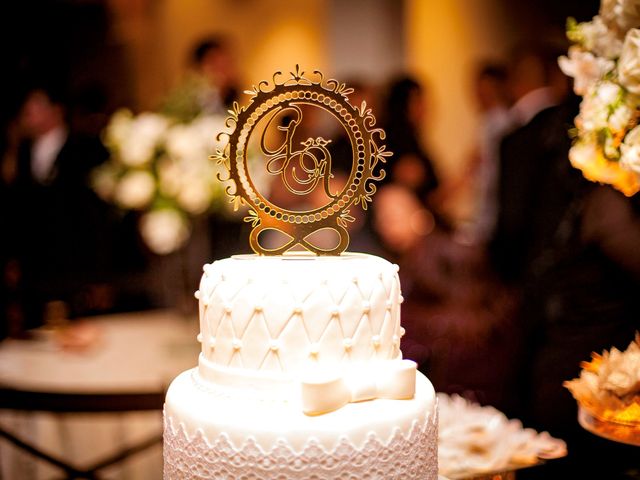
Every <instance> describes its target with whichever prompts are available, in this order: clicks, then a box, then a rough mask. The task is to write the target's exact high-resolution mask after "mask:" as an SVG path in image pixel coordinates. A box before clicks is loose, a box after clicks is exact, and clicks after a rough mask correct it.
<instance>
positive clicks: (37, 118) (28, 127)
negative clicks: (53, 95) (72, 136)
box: [20, 90, 64, 138]
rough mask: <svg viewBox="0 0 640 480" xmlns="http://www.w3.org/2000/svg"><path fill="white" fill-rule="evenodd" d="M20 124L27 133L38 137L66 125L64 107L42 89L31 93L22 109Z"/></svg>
mask: <svg viewBox="0 0 640 480" xmlns="http://www.w3.org/2000/svg"><path fill="white" fill-rule="evenodd" d="M20 124H21V125H22V127H23V128H24V130H25V132H26V133H27V135H29V136H30V137H32V138H37V137H39V136H42V135H44V134H45V133H47V132H48V131H50V130H52V129H53V128H56V127H58V126H60V125H64V116H63V112H62V107H61V106H60V105H58V104H55V103H53V102H51V99H49V97H48V96H47V95H46V94H45V93H44V92H43V91H40V90H36V91H35V92H32V93H30V94H29V96H28V97H27V99H26V100H25V102H24V104H23V105H22V110H21V111H20Z"/></svg>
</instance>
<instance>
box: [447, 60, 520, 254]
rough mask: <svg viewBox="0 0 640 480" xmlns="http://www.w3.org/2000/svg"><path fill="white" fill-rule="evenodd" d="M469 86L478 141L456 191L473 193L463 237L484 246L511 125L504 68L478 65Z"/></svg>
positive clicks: (493, 217) (493, 216)
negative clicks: (501, 153) (500, 153)
mask: <svg viewBox="0 0 640 480" xmlns="http://www.w3.org/2000/svg"><path fill="white" fill-rule="evenodd" d="M473 87H474V88H473V93H474V98H475V101H476V105H477V108H478V111H479V117H480V118H479V125H480V127H479V131H478V141H477V145H476V147H475V151H474V152H473V154H472V156H471V159H470V161H469V164H468V166H467V168H466V171H465V172H464V174H463V177H462V178H461V181H460V185H459V186H457V188H465V187H467V188H472V189H473V190H474V193H473V195H474V198H475V202H474V203H475V205H474V218H473V219H472V221H471V222H470V224H469V225H468V226H465V228H464V232H463V234H464V236H465V238H468V239H469V241H471V242H473V243H477V244H484V243H486V242H487V241H488V239H489V238H490V236H491V234H492V233H493V229H494V227H495V222H496V215H497V214H496V210H497V205H496V203H497V181H498V178H497V177H498V162H499V156H498V150H499V147H500V142H501V140H502V138H503V137H504V135H505V134H506V133H507V132H508V130H509V128H510V126H511V117H510V115H509V96H508V92H507V70H506V68H505V67H503V66H502V65H500V64H496V63H485V64H482V65H481V66H480V67H479V69H478V71H477V73H476V75H475V77H474V84H473Z"/></svg>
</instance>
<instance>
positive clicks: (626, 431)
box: [578, 403, 640, 447]
mask: <svg viewBox="0 0 640 480" xmlns="http://www.w3.org/2000/svg"><path fill="white" fill-rule="evenodd" d="M578 423H580V425H581V426H582V428H584V429H585V430H587V431H589V432H591V433H593V434H594V435H598V436H600V437H603V438H606V439H608V440H612V441H614V442H619V443H625V444H627V445H635V446H638V447H640V419H638V420H635V421H629V422H623V421H620V420H618V421H612V420H605V419H603V418H600V417H598V416H597V415H596V414H595V413H593V412H591V411H589V410H588V409H587V408H585V407H584V406H583V405H581V404H580V403H578Z"/></svg>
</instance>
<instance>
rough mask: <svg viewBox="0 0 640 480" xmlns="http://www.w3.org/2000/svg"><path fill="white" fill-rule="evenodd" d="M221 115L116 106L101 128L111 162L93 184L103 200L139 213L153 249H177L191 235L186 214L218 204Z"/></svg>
mask: <svg viewBox="0 0 640 480" xmlns="http://www.w3.org/2000/svg"><path fill="white" fill-rule="evenodd" d="M224 122H225V119H224V117H222V116H220V117H218V116H210V115H199V116H197V117H195V118H194V119H191V120H189V121H186V122H185V121H182V122H180V121H178V120H177V119H175V118H173V117H170V116H165V115H162V114H159V113H150V112H145V113H141V114H140V115H133V113H131V112H130V111H128V110H119V111H117V112H115V114H114V115H113V116H112V117H111V120H110V122H109V125H108V126H107V128H106V130H105V132H104V137H103V140H104V143H105V145H106V147H107V148H108V149H109V151H110V153H111V157H110V159H109V161H107V162H106V163H104V164H103V165H101V166H100V167H98V168H97V169H96V170H95V171H94V173H93V187H94V189H95V191H96V193H97V194H98V195H99V196H100V197H101V198H103V199H104V200H105V201H108V202H111V203H114V204H115V205H117V206H118V207H120V208H122V209H125V210H136V211H139V212H141V213H142V215H141V218H140V223H139V226H140V233H141V236H142V238H143V240H144V241H145V243H146V244H147V246H148V247H149V248H150V249H151V250H152V251H153V252H155V253H157V254H168V253H171V252H173V251H175V250H177V249H178V248H180V247H181V246H182V245H184V243H185V242H186V241H187V240H188V238H189V234H190V230H191V227H190V217H192V216H195V215H200V214H203V213H205V212H207V211H210V210H212V209H215V208H217V207H220V206H222V205H223V204H226V203H228V202H224V201H223V200H224V196H225V195H224V187H225V185H224V184H223V183H222V182H221V181H220V180H219V177H218V174H221V175H223V178H224V175H225V171H224V169H223V166H221V165H218V164H216V162H214V161H213V160H210V158H209V157H210V156H211V155H212V154H214V153H215V150H216V148H218V149H223V148H224V145H222V144H221V143H220V142H219V141H218V140H217V135H218V133H219V132H222V131H223V130H224V129H225V124H224Z"/></svg>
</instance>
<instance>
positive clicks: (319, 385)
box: [302, 360, 417, 415]
mask: <svg viewBox="0 0 640 480" xmlns="http://www.w3.org/2000/svg"><path fill="white" fill-rule="evenodd" d="M416 367H417V366H416V362H413V361H411V360H389V361H386V362H381V363H380V364H379V366H378V365H377V366H375V367H374V366H370V367H368V368H367V369H366V370H365V369H355V370H352V371H350V372H348V373H346V374H345V375H340V374H337V375H331V376H324V377H320V378H318V377H316V378H305V379H303V380H302V409H303V411H304V413H305V414H307V415H322V414H323V413H329V412H332V411H334V410H338V409H339V408H341V407H343V406H345V405H346V404H347V403H352V402H361V401H364V400H372V399H374V398H389V399H395V400H404V399H410V398H413V396H414V394H415V390H416Z"/></svg>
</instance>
